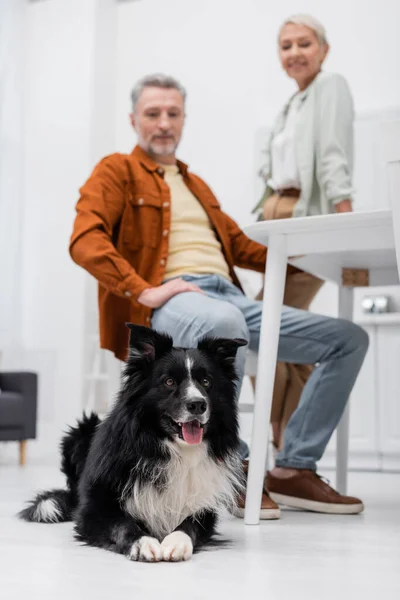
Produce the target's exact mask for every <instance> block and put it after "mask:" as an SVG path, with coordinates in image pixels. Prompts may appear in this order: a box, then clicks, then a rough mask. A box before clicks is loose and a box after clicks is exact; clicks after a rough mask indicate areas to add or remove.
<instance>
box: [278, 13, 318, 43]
mask: <svg viewBox="0 0 400 600" xmlns="http://www.w3.org/2000/svg"><path fill="white" fill-rule="evenodd" d="M289 23H293V24H294V25H305V27H309V28H310V29H312V30H313V32H314V33H315V35H316V36H317V39H318V41H319V43H320V44H321V46H324V45H325V44H327V43H328V40H327V39H326V31H325V27H324V26H323V25H322V23H320V22H319V21H318V19H316V18H315V17H312V16H311V15H303V14H298V15H293V16H291V17H289V18H288V19H285V21H284V22H283V23H282V25H281V28H280V30H279V35H280V33H281V31H282V29H283V27H285V25H288V24H289Z"/></svg>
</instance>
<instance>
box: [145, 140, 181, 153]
mask: <svg viewBox="0 0 400 600" xmlns="http://www.w3.org/2000/svg"><path fill="white" fill-rule="evenodd" d="M177 147H178V144H176V143H175V142H173V143H172V142H171V144H168V146H164V148H163V149H161V147H159V146H158V144H157V143H156V144H153V143H151V144H150V145H149V150H150V152H151V153H152V154H155V155H156V156H174V155H175V151H176V149H177Z"/></svg>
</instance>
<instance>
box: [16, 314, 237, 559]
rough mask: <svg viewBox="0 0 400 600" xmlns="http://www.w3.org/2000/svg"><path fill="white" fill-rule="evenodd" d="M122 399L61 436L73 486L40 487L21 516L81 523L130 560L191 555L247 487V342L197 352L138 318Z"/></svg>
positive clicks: (79, 533) (84, 531)
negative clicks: (241, 389) (241, 412)
mask: <svg viewBox="0 0 400 600" xmlns="http://www.w3.org/2000/svg"><path fill="white" fill-rule="evenodd" d="M128 327H129V328H130V330H131V332H130V347H129V358H128V361H127V364H126V367H125V371H124V375H123V382H122V387H121V391H120V393H119V396H118V398H117V400H116V402H115V405H114V406H113V408H112V409H111V411H110V413H109V414H108V416H107V417H106V418H105V420H104V421H100V420H99V418H98V417H97V416H96V415H94V414H92V415H91V416H88V417H84V418H83V419H82V421H80V422H78V424H77V426H76V427H71V428H70V430H69V432H68V433H67V435H66V436H65V437H64V438H63V439H62V442H61V453H62V467H61V470H62V472H63V473H64V474H65V475H66V478H67V489H66V490H50V491H47V492H42V493H40V494H38V495H37V496H36V498H35V499H34V500H33V501H32V502H31V503H30V505H29V506H28V507H27V508H25V509H24V510H23V511H22V512H21V513H20V514H19V516H20V517H21V518H23V519H25V520H27V521H36V522H39V523H60V522H63V521H71V520H73V521H74V522H75V537H76V539H77V540H79V541H81V542H83V543H85V544H88V545H90V546H97V547H100V548H104V549H106V550H111V551H113V552H117V553H120V554H124V555H125V556H127V557H128V558H129V559H130V560H135V561H146V562H158V561H161V560H164V561H180V560H188V559H189V558H190V557H191V556H192V554H193V551H196V550H198V549H199V548H200V547H201V546H204V545H206V544H207V543H210V542H211V540H212V538H213V535H214V534H215V532H216V523H217V519H218V513H219V511H220V509H221V508H222V507H228V508H229V507H231V508H232V506H233V505H234V504H235V502H236V498H237V495H238V493H239V492H240V491H241V489H242V475H241V466H240V465H241V463H240V461H239V458H238V455H237V449H238V445H239V437H238V417H237V407H236V389H235V382H236V372H235V366H234V364H235V357H236V353H237V350H238V348H239V347H240V346H244V345H245V344H246V342H245V340H241V339H221V338H204V339H202V340H201V341H200V342H199V343H198V347H197V349H184V348H176V347H173V343H172V339H171V338H170V337H169V336H167V335H164V334H162V333H158V332H156V331H154V330H151V329H148V328H146V327H141V326H138V325H132V324H128Z"/></svg>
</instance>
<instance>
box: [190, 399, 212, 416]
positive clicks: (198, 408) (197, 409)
mask: <svg viewBox="0 0 400 600" xmlns="http://www.w3.org/2000/svg"><path fill="white" fill-rule="evenodd" d="M186 407H187V409H188V411H189V412H190V414H192V415H203V414H204V413H205V412H206V410H207V403H206V402H205V401H204V400H191V402H188V403H187V404H186Z"/></svg>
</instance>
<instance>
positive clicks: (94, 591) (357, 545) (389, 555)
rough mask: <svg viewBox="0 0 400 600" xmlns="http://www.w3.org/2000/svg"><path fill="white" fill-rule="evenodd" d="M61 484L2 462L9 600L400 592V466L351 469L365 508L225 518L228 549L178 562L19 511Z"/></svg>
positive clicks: (318, 599) (2, 585)
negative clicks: (101, 541) (96, 544)
mask: <svg viewBox="0 0 400 600" xmlns="http://www.w3.org/2000/svg"><path fill="white" fill-rule="evenodd" d="M60 484H62V478H61V476H60V475H59V473H58V472H57V470H56V469H55V468H53V467H26V468H25V469H19V468H17V467H11V466H4V465H1V464H0V597H1V598H2V600H22V599H24V600H66V599H68V600H70V599H71V600H72V599H73V600H81V599H82V600H94V599H96V600H125V599H128V598H129V600H152V599H153V598H154V599H155V598H157V599H159V598H160V597H162V598H163V599H167V600H168V599H173V600H181V599H182V600H183V599H184V600H200V599H201V600H214V599H218V600H220V599H221V600H225V599H228V600H234V599H236V598H238V599H239V598H240V599H243V600H248V599H249V600H250V599H259V598H260V599H261V598H263V599H266V600H286V599H288V600H289V599H293V600H303V599H304V600H306V599H307V600H314V599H315V600H331V599H332V600H347V599H350V598H351V599H352V600H359V599H360V600H369V599H371V600H380V599H382V600H395V599H396V600H398V599H399V598H400V475H398V474H397V475H395V474H393V475H391V474H373V473H368V474H366V473H364V474H362V473H353V474H351V475H350V488H351V492H352V493H354V494H359V495H360V496H362V497H363V499H364V501H365V503H366V505H367V510H366V512H365V513H364V514H363V515H361V516H349V517H335V516H325V515H314V514H307V513H301V512H295V511H289V510H286V511H284V512H283V516H282V519H281V520H280V521H277V522H269V523H268V522H264V523H263V524H262V525H261V526H260V527H245V526H244V525H243V522H242V521H239V520H237V519H234V518H226V519H225V520H224V521H223V523H222V526H221V530H222V532H223V533H224V534H225V535H226V536H229V537H230V538H231V539H232V545H231V547H230V548H228V549H222V550H221V549H220V550H212V551H208V552H203V553H201V554H198V555H196V556H195V557H194V558H193V559H192V560H191V561H189V562H187V563H181V564H167V563H164V564H163V563H159V564H150V565H147V564H137V563H132V562H129V561H128V560H126V559H125V558H123V557H121V556H118V555H115V554H112V553H111V552H106V551H103V550H97V549H92V548H85V547H80V546H78V545H77V544H76V543H75V542H74V541H73V540H72V536H71V529H72V528H71V525H70V524H62V525H36V524H27V523H24V522H21V521H18V520H17V519H16V518H15V517H14V515H15V513H16V512H17V511H18V510H19V509H20V508H21V506H22V504H23V501H24V500H25V499H27V498H29V497H30V496H31V495H32V493H33V490H35V489H37V488H48V487H51V486H57V485H60Z"/></svg>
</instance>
